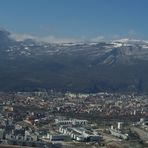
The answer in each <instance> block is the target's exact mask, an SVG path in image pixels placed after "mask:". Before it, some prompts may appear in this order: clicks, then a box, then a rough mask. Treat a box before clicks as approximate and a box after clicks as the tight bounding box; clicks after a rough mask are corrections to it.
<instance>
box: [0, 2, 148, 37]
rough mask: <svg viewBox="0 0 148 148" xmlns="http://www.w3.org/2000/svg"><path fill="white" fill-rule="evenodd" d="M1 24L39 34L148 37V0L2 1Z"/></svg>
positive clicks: (26, 32)
mask: <svg viewBox="0 0 148 148" xmlns="http://www.w3.org/2000/svg"><path fill="white" fill-rule="evenodd" d="M0 26H1V27H3V28H6V29H8V30H10V31H13V32H16V33H20V34H32V35H35V36H49V35H52V36H56V37H66V38H68V37H74V38H93V37H94V38H95V37H99V36H104V37H105V38H118V37H119V38H120V37H128V36H130V37H135V38H142V39H148V0H0Z"/></svg>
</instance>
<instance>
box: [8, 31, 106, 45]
mask: <svg viewBox="0 0 148 148" xmlns="http://www.w3.org/2000/svg"><path fill="white" fill-rule="evenodd" d="M10 37H11V38H13V39H15V40H17V41H23V40H25V39H33V40H36V41H42V42H47V43H57V44H61V43H76V42H86V41H89V42H100V41H102V40H103V39H104V37H103V36H97V37H95V38H90V39H87V38H86V37H85V38H84V37H81V38H64V37H63V38H62V37H55V36H52V35H51V36H45V37H37V36H32V35H30V34H17V33H11V35H10Z"/></svg>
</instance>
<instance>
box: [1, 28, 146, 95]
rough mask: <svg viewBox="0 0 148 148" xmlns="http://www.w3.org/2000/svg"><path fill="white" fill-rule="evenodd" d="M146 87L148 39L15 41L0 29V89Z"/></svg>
mask: <svg viewBox="0 0 148 148" xmlns="http://www.w3.org/2000/svg"><path fill="white" fill-rule="evenodd" d="M40 89H55V90H58V91H73V92H91V93H93V92H99V91H110V92H138V93H147V92H148V42H147V41H140V40H129V39H122V40H114V41H110V42H87V43H86V42H77V43H60V44H55V43H54V44H53V43H47V42H46V43H45V42H39V41H36V40H33V39H25V40H23V41H16V40H15V39H13V38H12V37H11V33H10V32H8V31H5V30H0V91H34V90H40Z"/></svg>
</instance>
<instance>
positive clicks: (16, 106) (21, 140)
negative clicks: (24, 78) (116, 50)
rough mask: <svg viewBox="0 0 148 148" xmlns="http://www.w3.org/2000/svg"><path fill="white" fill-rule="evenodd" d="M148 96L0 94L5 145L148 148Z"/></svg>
mask: <svg viewBox="0 0 148 148" xmlns="http://www.w3.org/2000/svg"><path fill="white" fill-rule="evenodd" d="M147 97H148V96H147V95H136V94H131V95H130V94H120V93H107V92H101V93H95V94H80V93H70V92H67V93H61V92H55V91H53V90H51V91H42V92H13V93H11V92H10V93H5V92H1V93H0V110H1V114H0V141H1V145H15V146H28V147H75V146H77V147H96V148H97V147H102V148H109V147H119V148H120V147H122V146H123V147H133V146H134V147H137V148H140V147H141V148H142V147H147V146H148V99H147Z"/></svg>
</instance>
